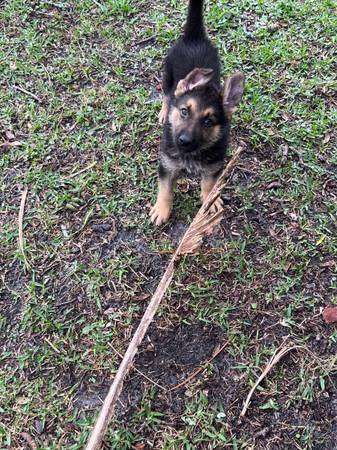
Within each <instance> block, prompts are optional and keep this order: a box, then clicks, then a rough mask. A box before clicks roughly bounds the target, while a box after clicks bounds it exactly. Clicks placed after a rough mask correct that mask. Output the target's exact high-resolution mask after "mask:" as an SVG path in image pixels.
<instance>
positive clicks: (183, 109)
mask: <svg viewBox="0 0 337 450" xmlns="http://www.w3.org/2000/svg"><path fill="white" fill-rule="evenodd" d="M180 115H181V117H182V118H183V119H186V117H188V109H187V108H181V110H180Z"/></svg>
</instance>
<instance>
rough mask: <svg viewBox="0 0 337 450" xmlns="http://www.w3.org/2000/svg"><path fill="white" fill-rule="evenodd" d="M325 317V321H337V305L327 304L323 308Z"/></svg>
mask: <svg viewBox="0 0 337 450" xmlns="http://www.w3.org/2000/svg"><path fill="white" fill-rule="evenodd" d="M323 319H324V322H325V323H329V324H330V323H335V322H337V306H327V307H326V308H324V310H323Z"/></svg>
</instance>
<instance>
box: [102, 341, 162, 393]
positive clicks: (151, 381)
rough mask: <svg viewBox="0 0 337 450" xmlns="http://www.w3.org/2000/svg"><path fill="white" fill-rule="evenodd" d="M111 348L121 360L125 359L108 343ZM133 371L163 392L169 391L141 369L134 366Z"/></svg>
mask: <svg viewBox="0 0 337 450" xmlns="http://www.w3.org/2000/svg"><path fill="white" fill-rule="evenodd" d="M108 345H109V347H111V348H112V350H113V351H114V352H115V353H116V355H118V356H119V357H120V358H121V359H123V355H121V354H120V353H119V351H118V350H116V349H115V347H114V346H113V345H112V344H110V342H109V343H108ZM133 370H134V371H135V372H137V373H139V375H141V376H142V377H143V378H145V379H146V380H147V381H149V382H150V383H152V384H154V385H155V386H157V387H158V388H159V389H161V390H162V391H167V389H166V388H165V387H164V386H161V385H160V384H158V383H157V382H156V381H154V380H152V379H151V378H150V377H148V376H147V375H145V373H143V372H141V371H140V370H139V369H137V367H135V366H133Z"/></svg>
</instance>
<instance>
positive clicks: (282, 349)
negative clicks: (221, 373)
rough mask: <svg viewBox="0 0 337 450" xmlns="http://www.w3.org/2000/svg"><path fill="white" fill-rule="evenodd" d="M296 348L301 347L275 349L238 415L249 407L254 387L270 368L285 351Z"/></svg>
mask: <svg viewBox="0 0 337 450" xmlns="http://www.w3.org/2000/svg"><path fill="white" fill-rule="evenodd" d="M298 348H301V347H300V346H299V345H294V346H293V347H281V348H280V349H279V350H275V352H274V354H273V356H272V357H271V359H270V361H269V362H268V364H267V365H266V367H265V369H264V371H263V372H262V374H261V375H260V376H259V378H258V380H257V381H256V383H255V384H254V386H253V387H252V388H251V390H250V391H249V394H248V396H247V398H246V401H245V403H244V404H243V408H242V411H241V413H240V417H244V415H245V414H246V412H247V409H248V407H249V403H250V399H251V398H252V395H253V394H254V392H255V389H256V388H257V387H258V385H259V384H260V383H261V381H262V380H263V379H264V378H265V377H266V376H267V375H268V373H269V372H270V371H271V369H272V368H273V367H274V366H275V365H276V364H277V363H278V362H279V361H280V359H281V358H283V356H285V355H286V354H287V353H289V352H291V351H292V350H296V349H298Z"/></svg>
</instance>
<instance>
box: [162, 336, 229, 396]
mask: <svg viewBox="0 0 337 450" xmlns="http://www.w3.org/2000/svg"><path fill="white" fill-rule="evenodd" d="M227 345H228V342H225V343H224V344H223V345H222V346H221V347H220V348H216V349H215V351H214V352H213V355H212V356H211V357H210V359H208V360H207V361H206V362H205V363H204V364H203V365H202V366H200V367H198V369H196V370H195V371H194V372H192V373H191V375H189V376H188V377H187V378H186V379H185V380H184V381H182V382H181V383H179V384H176V385H175V386H173V387H172V388H171V389H169V391H176V390H177V389H180V388H181V387H183V386H185V384H187V383H189V382H190V381H191V380H193V378H195V377H196V376H197V375H199V373H200V372H203V371H204V370H205V366H208V364H210V363H211V362H212V361H213V359H214V358H216V357H217V356H218V355H219V354H220V353H221V352H222V350H223V349H224V348H225V347H227Z"/></svg>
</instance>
